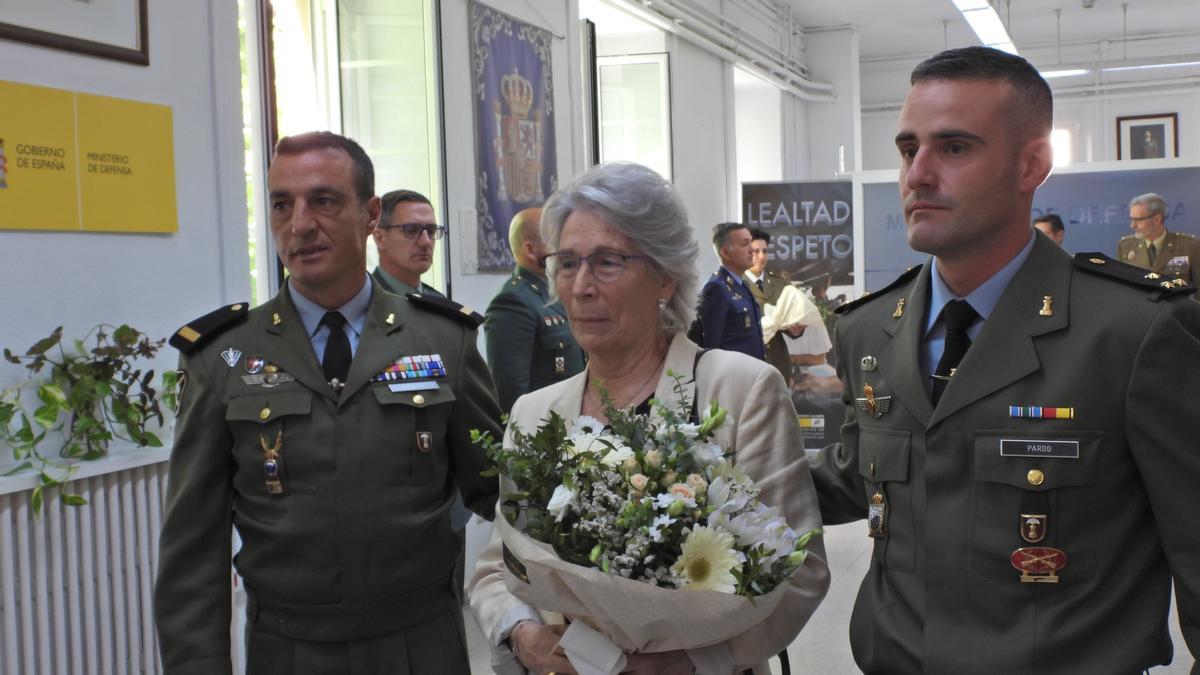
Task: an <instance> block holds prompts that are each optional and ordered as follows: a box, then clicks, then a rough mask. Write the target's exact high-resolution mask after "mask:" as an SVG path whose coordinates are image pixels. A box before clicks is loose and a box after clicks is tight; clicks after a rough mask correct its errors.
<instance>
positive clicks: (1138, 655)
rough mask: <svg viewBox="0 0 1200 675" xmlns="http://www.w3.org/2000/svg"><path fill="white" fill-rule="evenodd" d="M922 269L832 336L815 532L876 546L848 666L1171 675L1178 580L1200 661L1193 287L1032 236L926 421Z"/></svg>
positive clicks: (876, 297) (1197, 329) (874, 298)
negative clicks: (857, 531) (833, 369)
mask: <svg viewBox="0 0 1200 675" xmlns="http://www.w3.org/2000/svg"><path fill="white" fill-rule="evenodd" d="M929 269H930V266H929V265H925V266H923V267H919V268H915V269H914V270H912V271H910V272H909V273H907V274H905V275H904V276H903V277H902V278H901V279H900V280H899V281H898V282H896V283H895V284H893V285H892V286H891V287H889V288H886V289H883V290H881V291H879V292H877V293H872V294H871V295H870V296H868V297H867V298H865V299H863V300H860V301H858V302H857V303H852V304H851V305H847V306H846V307H844V308H843V309H842V310H841V311H845V310H846V309H847V308H849V311H848V312H846V313H845V314H844V315H843V316H842V317H841V319H840V321H839V323H838V327H837V334H836V345H835V348H836V350H837V353H838V376H839V377H840V378H841V381H842V383H843V386H844V392H843V395H842V398H843V402H844V404H845V406H846V420H845V425H844V426H843V427H842V443H840V444H837V445H832V446H829V447H826V448H825V449H824V450H822V452H821V454H820V456H819V458H818V459H817V461H816V462H815V463H814V465H813V482H814V484H815V485H816V488H817V494H818V497H819V500H820V504H821V513H822V515H823V516H824V520H825V522H826V523H830V524H834V523H842V522H847V521H852V520H861V519H867V522H866V523H863V524H862V528H863V534H864V536H865V535H867V534H868V533H871V534H873V535H874V536H875V537H876V538H875V539H874V542H875V543H874V550H873V554H872V556H871V561H870V567H869V569H868V571H867V577H866V579H865V581H864V582H863V583H862V586H861V588H860V590H859V593H858V599H857V601H856V603H855V607H854V611H853V614H852V616H851V619H850V643H851V647H852V650H853V653H854V658H855V661H856V662H857V663H858V666H859V667H860V668H862V670H863V671H865V672H869V673H874V672H888V673H893V672H894V673H921V672H924V673H1135V672H1141V671H1142V670H1143V669H1147V668H1150V667H1151V666H1153V665H1156V664H1165V663H1168V662H1170V660H1171V655H1172V648H1171V641H1170V637H1169V632H1168V628H1167V617H1168V612H1169V605H1170V601H1171V581H1172V578H1174V581H1175V594H1176V598H1177V601H1178V609H1179V619H1180V624H1181V625H1182V626H1183V635H1184V638H1185V639H1186V640H1187V641H1188V644H1189V646H1190V647H1191V651H1192V653H1193V654H1197V653H1200V545H1198V542H1200V521H1198V520H1197V519H1196V518H1195V517H1192V515H1191V514H1193V513H1194V512H1195V510H1196V506H1197V500H1196V492H1195V487H1194V486H1195V485H1200V453H1198V452H1197V439H1198V438H1200V415H1197V414H1196V401H1200V377H1197V376H1196V369H1197V364H1200V306H1198V305H1197V304H1196V303H1195V302H1193V301H1191V300H1190V299H1188V298H1187V295H1186V294H1187V293H1188V292H1189V290H1190V287H1186V286H1183V285H1182V283H1179V284H1176V285H1172V284H1170V283H1168V284H1167V287H1163V286H1162V283H1166V282H1165V281H1164V280H1161V279H1160V280H1158V281H1151V280H1144V279H1143V278H1142V277H1143V276H1144V274H1145V272H1144V270H1138V269H1135V268H1132V267H1129V266H1127V265H1124V264H1122V263H1120V262H1117V261H1114V260H1112V259H1109V258H1106V257H1104V256H1101V255H1099V254H1087V253H1084V254H1080V255H1079V256H1076V258H1075V260H1074V262H1073V261H1072V259H1071V258H1070V256H1068V254H1066V253H1065V252H1063V251H1062V250H1061V249H1060V248H1059V247H1058V246H1056V245H1055V244H1054V243H1053V242H1052V241H1051V240H1050V239H1048V238H1046V237H1044V236H1041V235H1038V236H1037V240H1036V242H1035V244H1034V246H1033V249H1032V251H1031V253H1030V255H1029V257H1028V259H1027V260H1026V261H1025V262H1024V264H1023V265H1022V266H1021V268H1020V270H1019V271H1018V272H1017V273H1016V276H1015V277H1014V278H1013V280H1012V281H1011V283H1010V284H1009V285H1008V287H1007V289H1006V290H1005V291H1004V293H1003V295H1002V296H1001V298H1000V300H999V302H998V303H997V305H996V306H995V308H994V309H993V311H992V312H991V314H990V316H988V317H987V319H986V321H985V323H984V325H983V328H982V330H981V331H980V332H979V334H978V336H977V337H976V338H975V340H974V342H973V343H972V344H971V346H970V348H969V349H968V350H967V352H966V356H965V357H964V358H963V360H962V361H961V363H960V364H959V366H958V368H957V370H956V373H955V375H954V376H953V378H952V379H951V380H950V382H949V384H948V386H947V387H946V390H945V393H944V394H943V395H942V397H941V399H940V400H939V402H938V404H937V406H936V407H935V406H934V405H933V403H931V401H930V397H929V393H928V389H927V385H926V378H925V377H924V376H923V374H922V372H921V369H920V366H919V363H920V359H919V356H918V354H919V350H920V345H921V340H922V337H923V335H922V334H923V332H924V325H925V324H924V318H925V317H924V315H925V311H926V307H927V305H928V303H929V285H930V271H929ZM1051 549H1052V550H1051ZM1054 551H1057V553H1055V552H1054ZM1060 554H1061V555H1060Z"/></svg>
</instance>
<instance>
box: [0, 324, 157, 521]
mask: <svg viewBox="0 0 1200 675" xmlns="http://www.w3.org/2000/svg"><path fill="white" fill-rule="evenodd" d="M163 342H164V340H161V339H160V340H152V339H150V338H149V337H148V336H146V335H145V334H144V333H142V332H141V331H138V330H137V329H135V328H131V327H130V326H128V325H125V324H122V325H120V326H113V325H110V324H100V325H97V326H96V327H94V328H93V329H92V330H90V331H88V333H87V334H86V335H85V336H84V337H83V338H82V339H76V340H72V341H70V343H69V344H66V343H65V340H64V338H63V329H62V326H59V327H58V328H55V329H54V331H53V332H51V333H50V335H48V336H46V337H44V338H42V339H40V340H38V341H37V342H35V343H34V344H33V346H31V347H30V348H29V349H28V350H26V351H25V353H24V354H14V353H13V352H12V351H11V350H9V349H5V350H4V360H6V361H8V362H9V363H12V364H14V365H20V366H23V367H24V368H25V370H26V371H27V372H26V374H27V377H28V379H27V380H26V381H25V382H22V383H20V384H17V385H13V386H10V387H7V388H5V389H3V390H0V441H3V442H4V443H6V444H7V445H8V446H9V447H10V448H11V449H12V452H13V459H14V460H16V462H17V465H16V466H15V467H14V468H13V469H11V470H10V471H9V472H8V474H13V473H18V472H21V471H25V470H30V469H32V470H35V471H37V472H38V481H39V484H38V486H37V487H36V488H34V492H33V496H32V501H33V506H34V510H35V511H40V508H41V503H42V494H43V492H44V490H45V488H49V487H55V486H60V485H62V484H63V483H65V482H66V480H67V478H68V477H69V476H70V474H71V472H72V471H73V467H74V465H73V463H71V462H64V461H62V460H73V459H84V460H92V459H99V458H101V457H104V456H105V455H106V454H107V452H108V449H109V444H110V443H111V442H112V440H113V439H114V438H118V439H123V440H126V441H129V442H131V443H134V444H136V445H138V446H139V447H147V446H148V447H161V446H162V441H161V440H160V439H159V438H158V436H156V435H155V434H154V433H153V432H151V431H149V430H148V428H147V427H148V426H150V425H151V423H154V424H157V425H162V423H163V409H162V405H166V406H167V408H168V409H171V410H174V409H175V400H176V395H175V390H176V386H177V381H176V378H175V375H176V374H175V372H174V371H171V372H169V373H167V374H164V376H163V378H162V380H163V391H162V392H161V394H160V392H159V390H157V389H155V387H154V386H153V385H154V371H153V370H152V369H151V370H144V371H143V370H142V369H141V368H139V367H137V362H138V361H139V360H140V359H151V358H153V357H154V355H155V354H157V353H158V350H159V349H160V348H161V347H162V345H163ZM30 389H33V390H34V393H35V394H36V401H37V405H36V407H33V408H32V409H30V407H32V406H29V407H27V405H26V401H27V400H29V399H31V398H34V397H33V396H31V395H29V394H28V393H27V392H29V391H30ZM59 438H61V443H59V445H58V447H57V449H47V447H46V446H47V445H50V446H53V444H54V443H57V442H58V440H57V439H59ZM61 499H62V501H63V503H65V504H71V505H79V504H83V503H84V500H83V498H82V497H79V496H78V495H71V494H67V493H65V492H64V493H63V494H62V497H61Z"/></svg>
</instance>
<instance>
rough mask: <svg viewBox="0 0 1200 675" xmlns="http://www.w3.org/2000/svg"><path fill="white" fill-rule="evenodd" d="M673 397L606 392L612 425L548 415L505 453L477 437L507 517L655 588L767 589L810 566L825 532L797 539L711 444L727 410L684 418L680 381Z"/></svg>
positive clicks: (570, 554) (571, 553)
mask: <svg viewBox="0 0 1200 675" xmlns="http://www.w3.org/2000/svg"><path fill="white" fill-rule="evenodd" d="M675 399H676V401H677V405H676V406H674V407H672V406H669V405H667V404H665V403H663V402H661V401H659V400H657V399H655V400H654V401H652V406H653V409H654V412H655V414H654V415H642V414H637V413H635V412H633V411H630V410H620V409H617V408H615V407H614V406H613V405H612V402H611V400H610V399H609V398H608V397H607V395H606V394H604V393H603V392H602V393H601V400H602V401H603V404H604V414H605V416H606V417H607V418H608V420H609V425H608V426H607V427H605V426H604V425H602V424H601V423H600V422H598V421H597V420H595V419H592V418H589V417H579V418H576V419H574V420H571V421H569V422H568V421H567V420H565V419H563V418H562V416H560V415H558V414H556V413H551V414H550V416H549V418H548V419H547V420H546V421H545V422H543V424H541V425H540V426H539V427H538V428H537V430H536V431H534V433H532V434H529V433H525V432H524V431H522V430H521V429H520V428H518V427H516V426H515V425H514V426H513V427H512V428H511V429H510V434H511V437H512V443H511V447H509V448H505V447H504V445H503V444H502V443H501V442H500V441H498V440H497V439H495V438H493V437H492V436H491V435H490V434H486V433H485V434H480V433H478V432H473V439H474V440H475V441H476V442H477V443H479V444H480V445H481V446H482V447H483V449H484V450H485V451H486V452H487V454H488V456H489V458H491V460H492V461H493V462H494V463H495V464H496V466H497V468H498V471H499V472H500V473H502V474H503V475H504V476H505V477H506V478H507V479H508V480H510V481H511V482H512V485H515V486H516V489H515V490H509V491H507V492H505V493H504V494H503V495H502V497H501V508H502V511H503V512H504V515H505V517H506V518H508V520H509V522H511V523H513V524H514V525H515V526H517V527H519V528H520V529H521V530H522V531H523V532H525V534H527V535H528V536H530V537H532V538H533V539H535V540H537V541H540V542H544V543H547V544H550V545H551V546H552V547H553V549H554V552H555V553H556V554H557V555H558V556H559V557H560V558H562V559H563V560H565V561H567V562H571V563H574V564H577V565H583V566H587V567H597V568H599V569H601V570H603V571H605V572H608V573H610V574H615V575H619V576H622V577H626V578H630V579H635V580H638V581H644V582H648V583H652V584H655V585H658V586H668V587H674V586H678V587H683V588H685V589H689V590H717V591H723V592H728V593H737V594H739V595H744V596H748V597H753V596H756V595H761V594H764V593H767V592H769V591H770V590H771V589H773V588H774V587H775V586H777V585H779V584H780V583H782V582H783V581H785V580H786V579H787V578H788V577H789V576H791V574H792V573H793V572H794V571H795V570H796V569H797V568H798V567H799V566H800V565H802V564H803V563H804V559H805V556H806V550H805V546H806V545H807V543H808V541H809V540H810V539H811V537H813V536H815V535H817V534H819V533H820V531H819V530H814V531H813V532H809V533H807V534H805V535H803V536H798V535H797V534H796V533H794V532H793V531H792V530H791V529H790V528H788V526H787V523H786V522H785V521H784V519H783V518H782V517H781V516H780V515H779V510H778V509H775V508H769V507H767V506H766V505H763V504H761V503H759V501H758V494H759V489H758V488H757V487H755V486H754V485H753V482H752V481H751V480H750V479H749V478H748V477H746V475H745V474H744V473H743V472H742V471H741V470H740V469H738V468H737V467H736V466H734V465H733V463H732V462H731V461H730V453H728V452H727V451H726V450H724V449H723V448H721V447H720V446H718V445H716V444H715V443H714V442H713V440H712V438H713V432H714V431H715V430H716V429H717V428H718V427H720V426H721V425H722V424H723V423H724V422H725V419H726V417H727V411H725V410H724V409H722V408H720V407H719V406H717V405H716V403H713V404H711V405H710V406H709V407H708V409H707V410H706V411H705V413H704V415H703V416H702V420H701V421H700V423H699V424H695V423H691V422H689V421H688V417H689V412H690V403H689V401H688V400H687V398H686V395H685V393H684V390H683V387H682V384H681V383H680V381H679V379H678V378H676V382H675ZM506 486H507V484H506Z"/></svg>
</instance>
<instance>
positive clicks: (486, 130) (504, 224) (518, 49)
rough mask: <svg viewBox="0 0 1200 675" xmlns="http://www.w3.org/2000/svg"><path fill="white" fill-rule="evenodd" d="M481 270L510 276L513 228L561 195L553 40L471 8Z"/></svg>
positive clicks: (540, 31)
mask: <svg viewBox="0 0 1200 675" xmlns="http://www.w3.org/2000/svg"><path fill="white" fill-rule="evenodd" d="M470 7H471V52H472V54H471V70H472V77H473V82H474V87H475V92H474V94H475V95H474V99H475V160H476V167H477V171H478V173H477V174H476V176H475V207H476V211H477V212H478V219H479V269H481V270H498V269H509V268H511V267H512V265H513V257H512V252H511V251H510V250H509V248H508V224H509V222H510V221H511V220H512V217H513V216H514V215H515V214H516V213H517V212H518V211H520V210H522V209H527V208H530V207H534V206H539V207H540V206H541V205H542V202H544V201H546V198H547V197H549V196H550V194H551V193H552V192H554V191H555V190H556V189H558V171H557V161H556V157H555V148H554V89H553V84H552V81H551V75H550V40H551V33H550V32H549V31H546V30H544V29H541V28H538V27H536V26H531V25H529V24H527V23H524V22H522V21H519V20H517V19H514V18H512V17H511V16H508V15H507V14H504V13H503V12H498V11H496V10H494V9H492V8H491V7H488V6H487V5H484V4H481V3H478V2H471V5H470Z"/></svg>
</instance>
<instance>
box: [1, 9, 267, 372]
mask: <svg viewBox="0 0 1200 675" xmlns="http://www.w3.org/2000/svg"><path fill="white" fill-rule="evenodd" d="M156 10H157V11H156ZM164 10H167V7H166V6H159V5H155V7H152V8H151V11H150V12H149V16H150V65H149V66H148V67H146V66H135V65H130V64H126V63H121V62H117V61H110V60H106V59H98V58H92V57H87V56H82V55H78V54H74V53H69V52H62V51H57V50H51V49H45V48H41V47H35V46H32V45H25V44H22V43H18V42H12V41H7V40H0V80H7V81H12V82H20V83H24V84H32V85H39V86H45V87H55V88H60V89H68V90H74V91H80V92H86V93H89V94H98V95H103V96H112V97H117V98H125V99H133V100H138V101H146V102H150V103H157V104H163V105H167V106H170V107H171V109H172V111H173V115H174V145H175V190H176V199H177V202H178V213H179V231H178V232H176V233H175V234H171V235H134V234H98V233H67V232H32V231H31V232H22V231H0V270H3V272H0V274H2V275H3V276H2V277H0V278H2V280H3V282H2V283H3V287H4V292H3V293H2V294H0V316H2V317H4V320H3V321H2V322H0V345H3V346H5V347H9V348H11V349H13V350H14V351H16V350H18V349H19V350H21V351H24V350H25V349H26V348H27V347H28V346H29V345H30V344H32V343H33V341H34V340H36V339H38V338H40V337H44V336H46V335H47V334H49V333H50V331H51V330H52V329H53V328H54V327H55V326H58V325H65V333H66V334H67V335H68V336H70V337H75V336H80V335H81V334H82V333H83V332H85V331H86V330H88V329H89V328H91V327H92V326H93V325H95V324H96V323H100V322H106V323H116V324H119V323H123V322H124V323H129V324H130V325H132V326H134V327H135V328H139V329H141V330H143V331H145V332H147V333H149V334H150V335H151V336H155V337H166V336H169V335H170V334H171V333H172V332H173V331H174V330H175V329H176V328H178V327H179V326H180V325H181V324H183V323H184V322H186V321H188V320H190V319H192V318H195V317H196V316H199V315H200V314H203V313H206V312H208V311H211V310H212V309H215V308H216V307H218V306H219V305H222V304H226V303H230V302H235V301H239V300H246V299H248V298H249V286H250V284H249V262H248V256H247V250H246V208H245V180H244V178H243V173H242V128H241V126H242V123H241V114H242V110H241V96H240V93H239V92H240V86H241V84H240V75H239V66H238V30H237V6H236V3H234V2H213V3H209V2H188V3H171V6H170V8H169V11H164ZM6 105H7V103H6ZM58 198H59V197H58V196H56V195H47V196H46V199H47V201H49V200H53V199H58ZM175 359H176V356H175V354H174V350H172V349H169V348H167V349H165V350H164V352H163V356H161V357H160V358H159V359H158V364H157V365H158V367H159V368H162V367H173V365H174V363H175ZM22 372H23V371H20V370H19V369H18V368H16V367H15V366H7V367H4V368H0V384H11V383H12V382H14V381H16V380H19V379H21V377H20V374H21V373H22Z"/></svg>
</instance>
